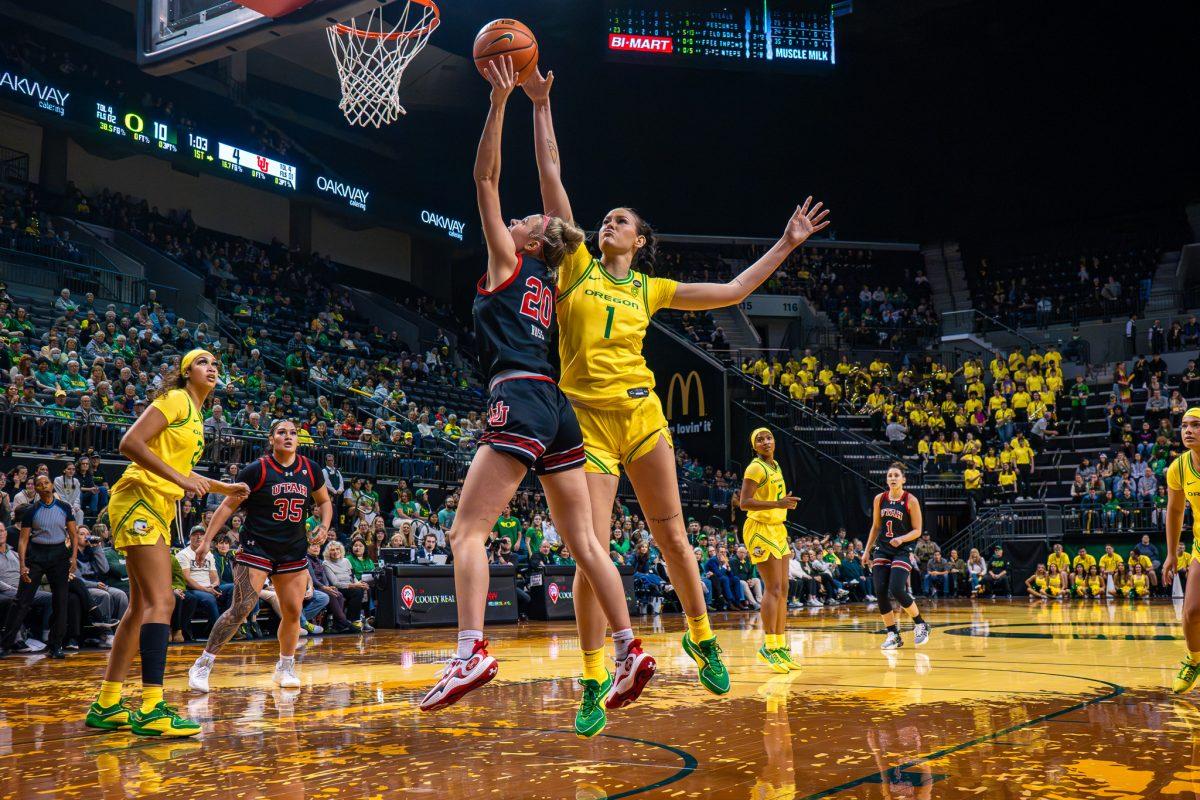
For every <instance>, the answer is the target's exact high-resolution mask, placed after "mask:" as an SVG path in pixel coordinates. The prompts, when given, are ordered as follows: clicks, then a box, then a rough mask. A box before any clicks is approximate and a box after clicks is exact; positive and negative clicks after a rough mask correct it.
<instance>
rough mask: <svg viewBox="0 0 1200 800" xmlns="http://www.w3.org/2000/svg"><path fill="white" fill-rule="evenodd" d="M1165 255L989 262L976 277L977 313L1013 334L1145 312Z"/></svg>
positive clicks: (1096, 253) (1045, 256)
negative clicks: (1027, 329) (1085, 320)
mask: <svg viewBox="0 0 1200 800" xmlns="http://www.w3.org/2000/svg"><path fill="white" fill-rule="evenodd" d="M1161 253H1162V251H1161V249H1160V248H1158V247H1156V246H1152V245H1125V246H1113V247H1107V248H1098V249H1092V250H1087V251H1083V252H1048V253H1037V254H1032V255H1024V256H1013V257H1008V258H1000V259H995V258H988V257H983V258H980V259H979V261H978V264H977V266H976V267H975V269H974V270H973V271H972V270H969V271H968V272H969V274H970V276H971V288H972V299H973V303H974V306H975V308H977V309H979V310H980V311H982V312H984V313H985V314H987V315H989V316H991V317H993V318H995V319H997V320H999V321H1001V322H1003V323H1004V324H1006V325H1008V326H1009V327H1012V328H1020V327H1022V326H1025V327H1033V326H1035V325H1036V326H1037V327H1041V328H1044V327H1046V326H1047V325H1049V324H1051V323H1054V322H1064V321H1071V322H1076V321H1078V320H1080V319H1083V318H1086V317H1112V316H1121V315H1125V314H1128V313H1130V312H1131V311H1134V312H1136V311H1139V310H1140V309H1141V308H1142V306H1143V305H1144V304H1145V302H1146V301H1147V300H1148V299H1149V298H1150V285H1151V281H1152V279H1153V277H1154V272H1155V269H1156V268H1157V267H1158V260H1159V256H1160V255H1161Z"/></svg>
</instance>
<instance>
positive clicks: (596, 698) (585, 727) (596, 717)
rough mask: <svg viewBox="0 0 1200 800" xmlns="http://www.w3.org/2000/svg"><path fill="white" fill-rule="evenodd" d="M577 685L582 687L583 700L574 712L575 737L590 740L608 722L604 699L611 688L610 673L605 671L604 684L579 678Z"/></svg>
mask: <svg viewBox="0 0 1200 800" xmlns="http://www.w3.org/2000/svg"><path fill="white" fill-rule="evenodd" d="M579 685H580V686H582V687H583V699H582V700H580V701H579V710H578V711H576V712H575V735H576V736H580V737H583V738H584V739H590V738H591V737H593V736H595V735H596V734H597V733H599V732H600V731H602V730H604V725H605V723H606V722H608V717H607V716H606V715H605V713H604V698H605V697H606V696H607V695H608V690H609V689H611V688H612V673H610V672H608V671H607V670H606V671H605V677H604V683H597V682H596V681H589V680H584V679H582V678H580V680H579Z"/></svg>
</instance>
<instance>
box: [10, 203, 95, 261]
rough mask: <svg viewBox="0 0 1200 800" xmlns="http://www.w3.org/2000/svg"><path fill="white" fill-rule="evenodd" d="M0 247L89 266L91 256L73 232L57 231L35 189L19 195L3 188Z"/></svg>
mask: <svg viewBox="0 0 1200 800" xmlns="http://www.w3.org/2000/svg"><path fill="white" fill-rule="evenodd" d="M0 248H5V249H8V250H20V251H23V252H27V253H35V254H37V255H40V256H46V257H49V258H54V259H58V260H60V261H72V262H76V263H88V260H89V257H90V255H91V253H90V250H89V249H88V248H81V247H80V246H79V245H78V244H77V243H76V242H74V241H72V240H71V232H70V231H68V230H63V231H59V230H56V229H55V228H54V224H53V223H52V222H51V221H50V220H49V218H48V217H46V216H45V215H44V214H43V213H42V209H41V205H40V200H39V198H38V195H37V192H35V191H33V190H32V189H30V190H28V191H25V192H18V191H16V190H13V189H6V188H3V187H0Z"/></svg>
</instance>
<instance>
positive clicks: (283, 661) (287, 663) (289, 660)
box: [275, 656, 296, 669]
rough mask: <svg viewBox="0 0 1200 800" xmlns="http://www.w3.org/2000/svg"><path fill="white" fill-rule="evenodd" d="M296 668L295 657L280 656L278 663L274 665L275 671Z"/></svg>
mask: <svg viewBox="0 0 1200 800" xmlns="http://www.w3.org/2000/svg"><path fill="white" fill-rule="evenodd" d="M295 666H296V657H295V656H280V657H279V663H278V664H276V665H275V669H291V668H293V667H295Z"/></svg>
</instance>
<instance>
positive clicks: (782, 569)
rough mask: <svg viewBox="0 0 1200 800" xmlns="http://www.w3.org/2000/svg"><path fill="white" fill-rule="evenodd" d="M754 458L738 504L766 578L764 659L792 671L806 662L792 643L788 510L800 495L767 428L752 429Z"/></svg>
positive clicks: (748, 546) (754, 560)
mask: <svg viewBox="0 0 1200 800" xmlns="http://www.w3.org/2000/svg"><path fill="white" fill-rule="evenodd" d="M750 445H751V446H752V447H753V448H754V455H755V457H754V460H753V461H751V462H750V465H749V466H748V467H746V474H745V475H744V476H743V477H742V491H741V493H740V494H739V496H738V505H739V506H740V507H741V508H742V510H743V511H745V512H746V522H745V524H744V525H743V526H742V541H743V542H745V543H746V549H747V550H749V551H750V561H751V563H753V564H754V565H755V566H757V567H758V572H759V574H760V575H761V576H762V579H763V600H762V624H763V633H764V634H766V642H765V643H764V644H763V646H762V647H761V648H759V650H758V660H759V661H761V662H763V663H764V664H766V665H767V666H768V667H770V668H771V669H773V670H775V671H776V672H780V673H783V672H789V671H791V670H793V669H799V668H800V665H799V664H797V663H796V661H795V660H793V659H792V654H791V648H790V647H789V646H788V644H787V593H788V577H789V575H788V561H790V560H791V557H792V550H791V547H790V546H789V545H788V538H787V528H785V527H784V526H783V523H784V521H785V520H786V519H787V512H788V511H789V510H790V509H793V508H795V507H796V502H797V500H798V498H795V497H792V496H791V495H789V494H788V491H787V484H786V483H785V482H784V480H783V470H782V469H780V466H779V462H777V461H776V460H775V436H774V434H772V433H771V431H770V430H769V429H767V428H756V429H755V430H754V432H753V433H751V434H750Z"/></svg>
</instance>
